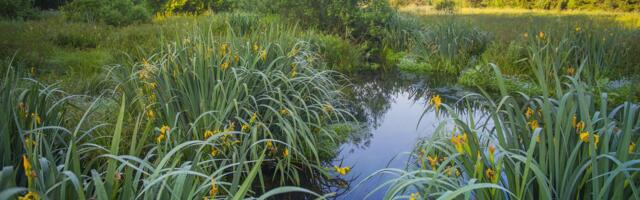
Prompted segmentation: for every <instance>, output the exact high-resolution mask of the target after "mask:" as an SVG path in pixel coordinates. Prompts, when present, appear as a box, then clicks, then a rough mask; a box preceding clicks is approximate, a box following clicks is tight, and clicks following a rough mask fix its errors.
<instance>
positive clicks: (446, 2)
mask: <svg viewBox="0 0 640 200" xmlns="http://www.w3.org/2000/svg"><path fill="white" fill-rule="evenodd" d="M433 5H434V8H435V9H436V10H439V11H444V12H447V13H453V12H455V10H456V2H455V1H453V0H434V1H433Z"/></svg>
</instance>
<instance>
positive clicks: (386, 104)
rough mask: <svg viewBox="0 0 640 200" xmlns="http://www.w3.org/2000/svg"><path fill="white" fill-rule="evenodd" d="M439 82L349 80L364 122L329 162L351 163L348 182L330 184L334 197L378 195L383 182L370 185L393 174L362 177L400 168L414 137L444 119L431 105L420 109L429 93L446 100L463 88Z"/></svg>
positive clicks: (412, 78) (425, 134)
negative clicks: (362, 128)
mask: <svg viewBox="0 0 640 200" xmlns="http://www.w3.org/2000/svg"><path fill="white" fill-rule="evenodd" d="M441 82H442V81H436V80H433V79H430V78H428V77H416V76H412V75H407V74H394V75H385V76H369V77H360V78H355V79H354V80H353V88H352V93H351V94H349V95H351V97H352V98H353V99H352V101H353V102H354V103H355V105H354V107H356V109H355V110H356V112H355V113H357V115H358V117H359V118H362V119H363V121H366V122H367V125H366V128H365V129H364V130H362V131H361V132H360V133H354V135H353V136H352V138H351V140H350V141H349V142H347V143H345V144H343V145H342V146H341V148H340V153H339V154H338V156H337V157H336V159H335V160H334V161H333V162H332V165H337V166H350V167H351V172H350V173H348V174H347V175H346V176H342V177H341V178H342V179H343V180H344V181H346V182H347V183H348V184H347V185H346V186H343V187H335V188H333V189H332V192H335V193H336V195H337V196H336V197H335V198H336V199H340V200H351V199H364V198H365V197H366V196H369V197H368V198H367V199H382V198H383V196H384V193H385V191H386V188H380V189H378V190H377V191H375V192H374V190H375V189H376V188H378V187H379V186H380V185H382V184H383V183H385V182H387V181H389V180H391V179H392V178H394V177H392V176H391V175H382V174H380V175H377V176H375V177H373V178H372V179H369V180H367V181H365V182H363V180H364V179H365V178H366V177H368V176H369V175H371V174H374V173H375V172H376V171H378V170H380V169H384V168H400V169H403V168H405V166H406V165H407V162H408V160H409V159H408V152H410V151H412V150H413V148H414V145H415V144H416V142H417V141H418V140H419V139H422V138H429V137H430V136H431V134H432V133H433V132H434V131H435V129H436V128H437V126H438V125H439V124H441V122H443V121H445V120H446V117H444V116H443V115H441V114H437V113H436V112H435V111H434V110H427V111H426V112H425V110H426V108H427V107H428V100H429V98H430V97H431V96H432V95H435V94H439V95H441V96H443V101H445V102H446V103H447V104H451V105H453V104H455V101H457V98H459V97H460V96H463V95H464V91H462V90H459V89H458V90H456V89H453V88H455V87H451V86H450V85H438V83H441ZM447 101H450V102H447ZM451 101H452V102H451ZM462 112H464V110H462ZM362 119H361V120H362ZM418 122H420V123H418Z"/></svg>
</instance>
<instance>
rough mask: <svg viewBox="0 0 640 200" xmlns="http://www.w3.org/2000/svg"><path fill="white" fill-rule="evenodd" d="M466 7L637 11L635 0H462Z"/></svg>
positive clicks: (637, 5) (639, 7) (637, 6)
mask: <svg viewBox="0 0 640 200" xmlns="http://www.w3.org/2000/svg"><path fill="white" fill-rule="evenodd" d="M461 2H463V3H464V5H465V6H468V7H514V8H526V9H547V10H550V9H561V10H565V9H570V10H619V11H634V10H635V11H637V10H638V9H640V6H639V4H638V3H639V2H638V1H637V0H603V1H593V0H526V1H521V0H462V1H461Z"/></svg>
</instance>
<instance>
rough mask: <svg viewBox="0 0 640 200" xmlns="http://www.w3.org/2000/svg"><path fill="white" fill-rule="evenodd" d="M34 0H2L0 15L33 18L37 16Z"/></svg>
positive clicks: (0, 2) (11, 17)
mask: <svg viewBox="0 0 640 200" xmlns="http://www.w3.org/2000/svg"><path fill="white" fill-rule="evenodd" d="M37 14H38V13H37V10H36V9H35V8H34V4H33V0H0V17H3V18H9V19H31V18H35V17H36V16H37Z"/></svg>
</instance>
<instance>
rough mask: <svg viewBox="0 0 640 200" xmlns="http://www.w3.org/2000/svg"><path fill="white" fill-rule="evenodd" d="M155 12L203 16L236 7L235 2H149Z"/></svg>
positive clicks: (171, 0) (151, 0)
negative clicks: (202, 14)
mask: <svg viewBox="0 0 640 200" xmlns="http://www.w3.org/2000/svg"><path fill="white" fill-rule="evenodd" d="M147 2H148V3H149V4H150V5H151V7H153V9H154V11H155V12H160V13H194V14H201V13H204V12H206V11H208V10H212V11H216V12H218V11H228V10H231V9H233V8H234V7H235V6H236V5H235V4H236V1H234V0H148V1H147Z"/></svg>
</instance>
